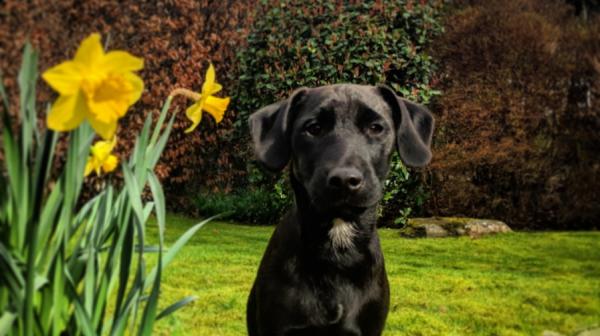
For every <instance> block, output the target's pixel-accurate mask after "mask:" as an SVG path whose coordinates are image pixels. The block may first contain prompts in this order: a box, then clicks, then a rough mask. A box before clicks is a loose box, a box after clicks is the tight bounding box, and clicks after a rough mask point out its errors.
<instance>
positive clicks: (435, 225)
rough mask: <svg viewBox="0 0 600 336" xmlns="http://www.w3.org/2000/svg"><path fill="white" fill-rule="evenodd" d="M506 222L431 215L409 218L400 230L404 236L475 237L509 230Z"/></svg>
mask: <svg viewBox="0 0 600 336" xmlns="http://www.w3.org/2000/svg"><path fill="white" fill-rule="evenodd" d="M511 231H512V230H511V229H510V227H509V226H508V225H506V223H504V222H502V221H498V220H491V219H476V218H460V217H431V218H411V219H409V221H408V224H407V225H406V227H404V228H403V229H401V230H400V234H401V235H403V236H405V237H411V238H418V237H427V238H443V237H457V236H470V237H472V238H477V237H481V236H485V235H489V234H496V233H505V232H511Z"/></svg>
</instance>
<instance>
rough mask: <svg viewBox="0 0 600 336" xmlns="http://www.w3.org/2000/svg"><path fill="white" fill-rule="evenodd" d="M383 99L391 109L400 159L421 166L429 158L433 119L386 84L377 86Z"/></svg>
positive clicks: (420, 107) (421, 107) (427, 161)
mask: <svg viewBox="0 0 600 336" xmlns="http://www.w3.org/2000/svg"><path fill="white" fill-rule="evenodd" d="M378 89H379V92H380V94H381V96H382V97H383V99H384V100H385V101H386V102H387V103H388V105H389V106H390V108H391V110H392V117H393V118H394V124H395V125H396V146H397V148H398V152H399V153H400V157H401V158H402V161H404V163H406V164H407V165H409V166H413V167H423V166H425V165H426V164H428V163H429V161H430V160H431V150H430V146H431V136H432V135H433V127H434V120H433V116H432V115H431V112H429V110H428V109H427V108H426V107H424V106H422V105H419V104H416V103H413V102H410V101H408V100H405V99H403V98H400V97H398V96H397V95H396V94H395V93H394V91H393V90H392V89H390V88H388V87H387V86H378Z"/></svg>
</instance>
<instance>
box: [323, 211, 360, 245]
mask: <svg viewBox="0 0 600 336" xmlns="http://www.w3.org/2000/svg"><path fill="white" fill-rule="evenodd" d="M356 233H357V232H356V229H355V228H354V226H352V224H350V223H348V222H346V221H344V220H342V219H340V218H335V219H334V220H333V225H332V227H331V230H329V239H331V245H332V246H333V248H335V249H339V248H351V247H354V237H355V236H356Z"/></svg>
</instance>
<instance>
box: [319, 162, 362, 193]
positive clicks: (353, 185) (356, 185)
mask: <svg viewBox="0 0 600 336" xmlns="http://www.w3.org/2000/svg"><path fill="white" fill-rule="evenodd" d="M327 183H328V184H329V187H333V188H336V189H342V190H347V191H357V190H358V189H360V187H362V184H363V176H362V174H361V173H360V171H358V170H357V169H354V168H336V169H333V170H332V171H331V172H330V173H329V178H328V179H327Z"/></svg>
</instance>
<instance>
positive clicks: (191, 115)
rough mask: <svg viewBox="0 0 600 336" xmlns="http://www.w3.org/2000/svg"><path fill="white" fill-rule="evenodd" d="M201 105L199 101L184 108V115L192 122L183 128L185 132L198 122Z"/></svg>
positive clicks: (191, 129) (200, 116)
mask: <svg viewBox="0 0 600 336" xmlns="http://www.w3.org/2000/svg"><path fill="white" fill-rule="evenodd" d="M202 105H203V104H202V103H201V101H199V102H197V103H196V104H194V105H192V106H190V107H188V108H187V109H186V110H185V115H186V116H187V117H188V119H190V121H191V122H192V125H191V126H190V127H188V128H187V129H186V130H185V133H190V132H191V131H193V130H195V129H196V127H198V124H200V121H201V120H202Z"/></svg>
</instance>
